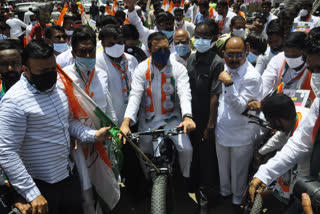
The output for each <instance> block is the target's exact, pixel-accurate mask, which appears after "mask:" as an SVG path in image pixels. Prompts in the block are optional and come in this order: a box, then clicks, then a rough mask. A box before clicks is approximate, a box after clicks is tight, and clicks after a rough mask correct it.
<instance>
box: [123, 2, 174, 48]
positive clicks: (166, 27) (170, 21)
mask: <svg viewBox="0 0 320 214" xmlns="http://www.w3.org/2000/svg"><path fill="white" fill-rule="evenodd" d="M124 3H125V4H126V5H127V7H128V14H127V15H128V18H129V21H130V23H131V24H133V25H134V26H135V27H136V28H137V30H138V32H139V40H140V41H141V42H142V44H144V45H145V46H146V47H148V37H149V35H150V34H152V33H154V32H157V31H160V32H162V33H164V34H165V35H166V36H167V38H168V39H169V44H170V46H171V52H174V44H173V42H172V41H173V34H174V17H173V15H172V14H171V13H169V12H161V13H159V14H157V17H156V20H155V23H156V28H157V30H150V29H148V28H146V27H144V26H143V23H142V22H141V19H140V17H139V16H138V15H137V12H136V11H135V9H134V4H135V3H136V0H126V1H124Z"/></svg>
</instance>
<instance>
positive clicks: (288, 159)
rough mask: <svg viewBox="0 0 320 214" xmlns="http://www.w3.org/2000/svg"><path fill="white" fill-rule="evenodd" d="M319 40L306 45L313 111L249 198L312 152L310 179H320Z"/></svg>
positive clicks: (262, 169)
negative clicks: (313, 95) (312, 95)
mask: <svg viewBox="0 0 320 214" xmlns="http://www.w3.org/2000/svg"><path fill="white" fill-rule="evenodd" d="M319 41H320V40H319V38H315V39H309V41H308V42H307V45H306V47H307V50H306V54H307V63H308V69H309V70H310V71H311V72H312V80H311V81H312V88H313V90H314V91H315V94H316V96H317V98H316V99H315V100H314V102H313V104H312V106H311V109H310V112H309V114H308V115H307V117H306V118H305V119H304V120H303V122H302V124H301V125H300V126H299V127H298V129H297V130H296V131H295V133H294V135H293V136H292V137H291V138H290V139H289V140H288V143H286V145H285V146H284V147H283V148H282V149H281V151H280V152H278V153H277V154H276V155H275V156H274V157H273V158H271V159H270V160H269V161H268V162H267V163H266V164H264V165H262V166H260V168H259V170H258V172H257V173H256V174H255V175H254V178H253V180H252V181H251V183H250V189H249V192H250V197H251V200H252V201H253V199H254V196H255V193H256V190H257V188H258V187H260V189H259V190H258V194H261V193H262V192H263V190H264V189H265V187H266V185H269V184H270V183H271V182H272V181H274V180H275V179H276V178H278V177H279V176H281V175H282V174H284V173H285V172H286V171H288V170H289V169H291V168H292V167H293V166H294V165H295V164H296V163H297V162H298V161H300V160H302V159H304V158H305V157H306V156H307V155H309V154H310V152H313V154H312V156H311V157H312V159H311V162H310V163H311V165H310V166H311V167H310V176H313V177H315V178H319V171H320V170H319V155H318V154H319V153H318V152H319V138H318V137H319V123H318V121H319V112H320V111H319V110H320V100H319V97H320V84H319V83H320V77H319V73H320V69H319V68H320V55H319V53H320V43H319Z"/></svg>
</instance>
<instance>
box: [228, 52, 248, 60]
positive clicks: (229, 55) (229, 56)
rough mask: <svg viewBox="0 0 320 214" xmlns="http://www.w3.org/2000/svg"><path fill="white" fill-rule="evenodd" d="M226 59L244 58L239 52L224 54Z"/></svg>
mask: <svg viewBox="0 0 320 214" xmlns="http://www.w3.org/2000/svg"><path fill="white" fill-rule="evenodd" d="M225 55H226V57H227V58H229V59H233V58H237V59H241V58H243V56H244V53H243V52H239V53H228V52H226V53H225Z"/></svg>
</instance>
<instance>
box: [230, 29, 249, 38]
mask: <svg viewBox="0 0 320 214" xmlns="http://www.w3.org/2000/svg"><path fill="white" fill-rule="evenodd" d="M245 32H246V31H245V30H244V29H243V28H240V29H233V30H232V35H233V36H238V37H241V38H243V37H244V34H245Z"/></svg>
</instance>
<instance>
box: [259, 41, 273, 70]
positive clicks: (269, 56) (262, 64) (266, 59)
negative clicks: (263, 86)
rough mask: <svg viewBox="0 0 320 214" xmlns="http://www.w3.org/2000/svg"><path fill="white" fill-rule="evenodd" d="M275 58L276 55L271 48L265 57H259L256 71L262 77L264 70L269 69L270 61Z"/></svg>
mask: <svg viewBox="0 0 320 214" xmlns="http://www.w3.org/2000/svg"><path fill="white" fill-rule="evenodd" d="M274 56H275V54H274V53H272V51H271V48H270V47H268V49H267V50H266V52H265V53H264V54H263V55H259V56H258V59H257V63H256V66H255V68H256V70H257V71H258V72H259V73H260V75H262V74H263V72H264V70H265V69H266V68H267V65H268V64H269V62H270V60H271V59H272V58H273V57H274Z"/></svg>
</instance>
